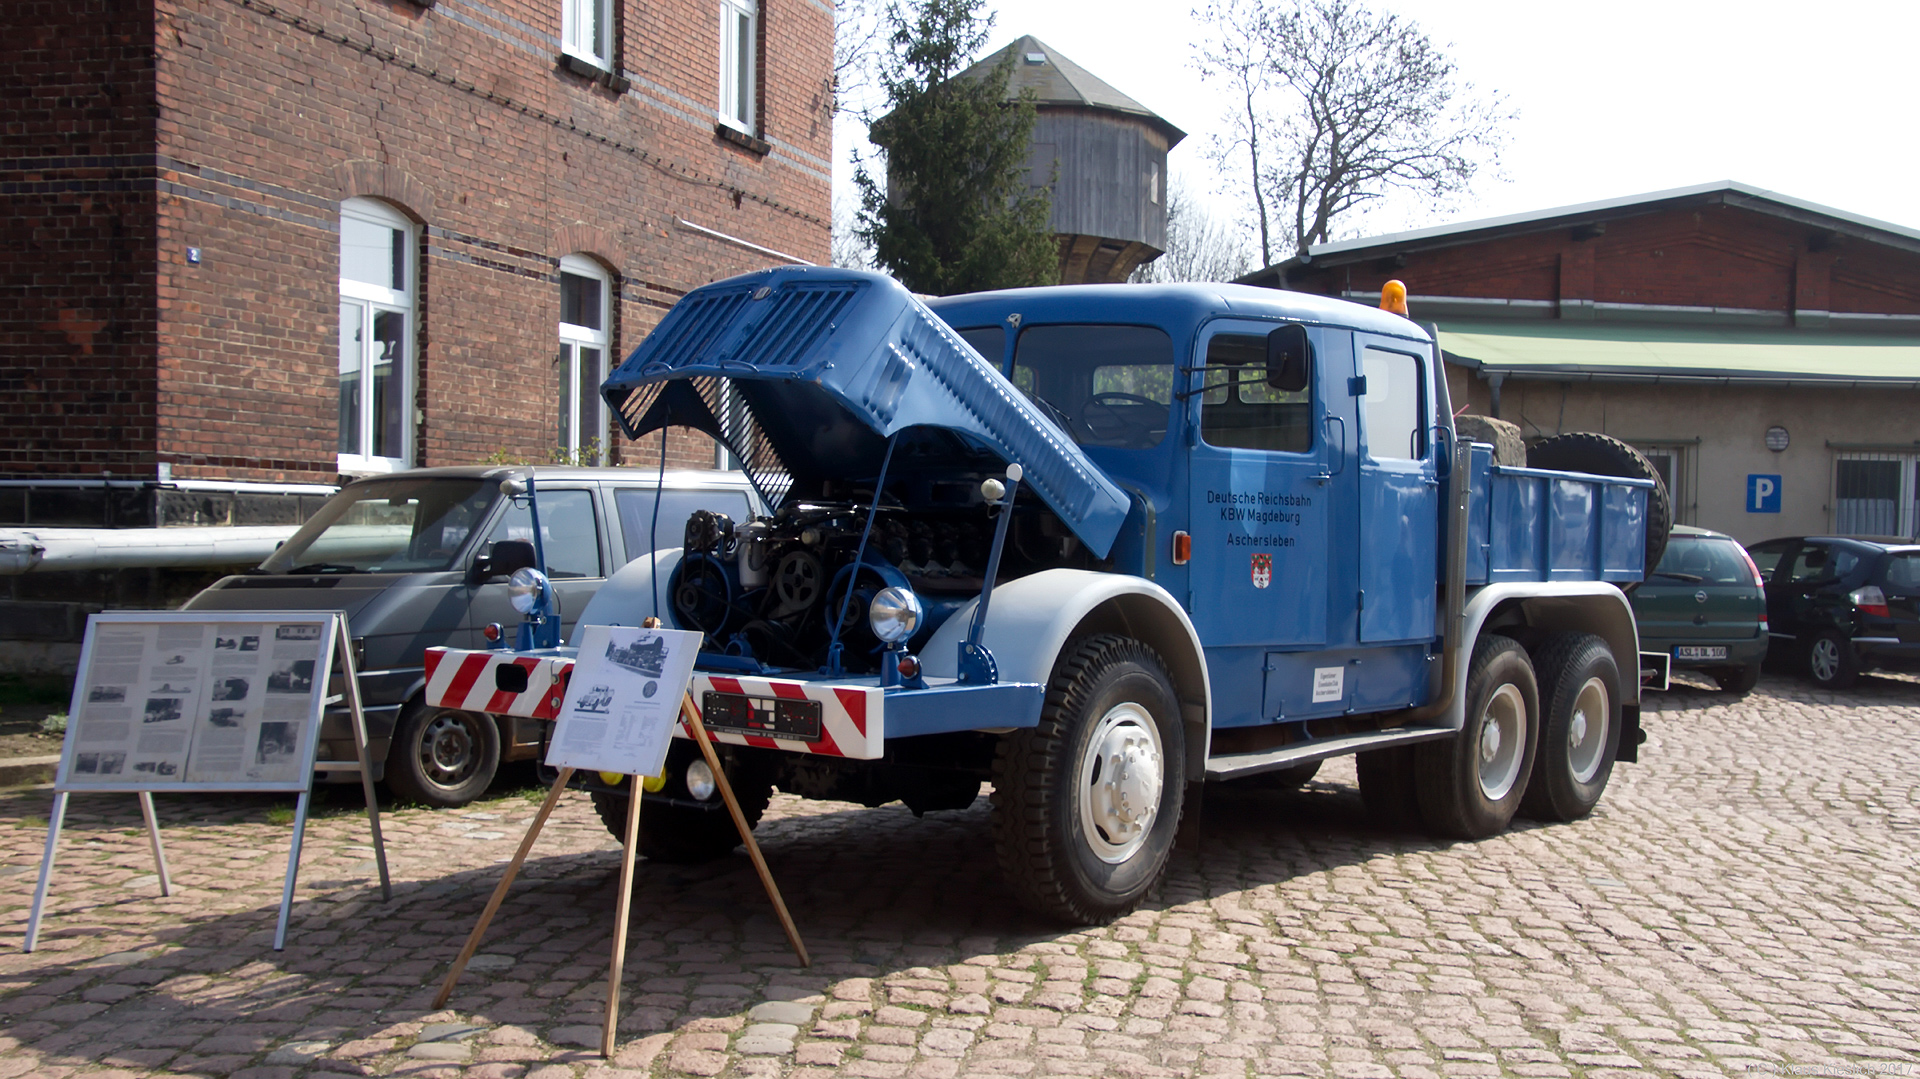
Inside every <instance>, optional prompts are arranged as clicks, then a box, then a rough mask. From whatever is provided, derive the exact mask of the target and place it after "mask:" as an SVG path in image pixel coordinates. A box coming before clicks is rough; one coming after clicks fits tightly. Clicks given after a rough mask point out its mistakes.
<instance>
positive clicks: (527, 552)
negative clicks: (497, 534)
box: [473, 540, 534, 581]
mask: <svg viewBox="0 0 1920 1079" xmlns="http://www.w3.org/2000/svg"><path fill="white" fill-rule="evenodd" d="M533 565H534V557H533V544H531V543H528V542H527V541H526V540H499V541H497V542H495V543H494V545H493V548H492V550H489V551H488V552H487V553H486V554H483V555H481V556H480V557H478V558H476V559H474V560H473V578H474V580H475V581H484V580H486V579H487V578H489V577H505V576H507V575H509V574H511V573H512V572H513V571H514V570H517V569H532V568H533Z"/></svg>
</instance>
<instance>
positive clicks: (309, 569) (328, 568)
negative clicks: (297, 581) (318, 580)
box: [287, 562, 360, 574]
mask: <svg viewBox="0 0 1920 1079" xmlns="http://www.w3.org/2000/svg"><path fill="white" fill-rule="evenodd" d="M287 572H288V573H289V574H293V573H359V572H360V567H359V566H346V565H341V564H340V563H338V562H309V563H307V564H306V565H304V566H295V567H293V568H292V569H290V570H288V571H287Z"/></svg>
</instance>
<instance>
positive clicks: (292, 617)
mask: <svg viewBox="0 0 1920 1079" xmlns="http://www.w3.org/2000/svg"><path fill="white" fill-rule="evenodd" d="M349 641H350V637H349V636H348V630H347V620H346V615H344V614H342V613H341V612H338V611H284V612H276V611H246V612H239V611H224V612H218V613H198V612H178V611H108V612H104V613H101V614H96V615H93V616H92V617H90V618H89V619H88V620H87V633H86V637H85V639H84V640H83V642H82V643H81V646H80V670H79V673H78V676H77V678H76V679H75V682H74V688H73V703H72V705H71V706H70V707H69V709H68V713H67V715H68V719H67V734H66V741H65V743H64V744H63V745H62V747H61V752H60V769H59V771H58V772H57V773H56V774H55V777H54V802H53V815H52V817H51V818H50V820H49V823H48V827H47V849H46V854H45V856H44V857H43V858H42V860H41V865H40V881H39V885H38V887H37V888H36V889H35V891H34V897H33V910H32V912H31V914H30V915H29V916H28V919H27V934H26V940H25V942H24V943H25V950H26V951H29V952H30V951H32V950H33V948H34V944H35V942H36V940H37V939H38V936H39V930H40V914H41V909H42V907H43V906H44V905H45V902H46V897H47V888H48V883H49V881H50V880H51V877H52V873H53V861H54V854H55V852H56V851H57V849H58V847H59V843H60V830H61V827H62V825H63V823H64V822H65V819H66V809H67V798H68V796H69V795H70V794H74V793H90V792H100V791H109V792H111V791H119V792H125V793H130V794H137V795H138V796H139V798H140V808H141V812H142V814H143V815H144V816H145V818H146V822H147V831H148V838H149V839H150V841H151V842H152V845H153V856H154V860H155V862H157V863H158V866H159V870H160V891H161V894H162V895H167V894H171V887H172V885H171V881H170V880H169V878H168V874H167V862H166V854H165V851H164V850H163V849H162V847H161V844H160V830H159V824H158V822H157V818H156V817H155V815H154V812H153V792H154V791H282V792H287V793H298V794H299V796H300V798H299V802H298V804H297V808H296V809H295V813H294V830H293V843H292V847H291V849H290V851H289V853H288V859H287V879H286V886H285V888H284V889H283V891H282V895H281V902H280V921H279V925H278V927H277V928H276V930H275V933H274V942H273V946H274V948H275V949H276V950H278V949H280V948H282V947H284V946H285V944H286V933H287V915H288V912H289V910H290V909H291V905H292V902H293V886H294V879H295V876H296V875H297V873H298V871H299V865H300V844H301V840H302V838H303V837H304V836H305V833H306V823H307V802H308V798H309V796H310V794H311V790H312V786H313V774H314V758H315V756H316V754H317V751H318V747H319V743H320V724H321V720H322V717H323V715H324V713H325V710H326V707H327V705H329V704H332V703H336V702H338V701H343V700H344V701H345V702H346V703H347V705H348V708H349V711H350V713H351V716H352V724H353V735H354V743H355V748H356V749H357V751H358V755H359V765H360V777H361V789H362V791H363V792H364V794H365V796H366V799H367V815H368V821H369V824H370V825H371V828H372V831H373V841H374V852H375V856H376V859H377V862H378V864H379V868H380V885H381V888H382V891H383V892H384V893H385V894H386V895H387V896H388V897H389V898H391V896H392V888H391V885H390V883H389V881H388V878H387V855H386V846H385V844H384V843H382V842H381V838H380V815H379V803H378V802H377V801H376V800H375V799H374V794H373V779H372V770H371V762H370V761H369V760H368V759H367V732H366V720H365V717H364V715H363V714H362V710H361V706H360V691H359V682H358V674H357V672H356V671H355V670H354V667H353V654H352V649H351V648H350V647H349ZM335 673H337V674H338V675H339V676H340V679H339V680H340V685H341V687H342V693H341V695H340V696H339V697H328V696H327V684H328V680H329V677H330V676H331V675H333V674H335Z"/></svg>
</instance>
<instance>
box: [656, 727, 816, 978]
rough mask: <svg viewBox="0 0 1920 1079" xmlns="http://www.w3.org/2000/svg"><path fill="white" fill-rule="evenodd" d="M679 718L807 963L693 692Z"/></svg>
mask: <svg viewBox="0 0 1920 1079" xmlns="http://www.w3.org/2000/svg"><path fill="white" fill-rule="evenodd" d="M680 718H682V719H684V720H686V723H687V729H688V730H689V731H691V732H692V733H693V740H694V742H695V743H696V744H698V745H699V747H700V752H701V754H702V755H703V756H705V757H706V759H707V767H708V768H710V769H712V770H713V782H714V785H715V786H717V787H719V788H720V797H721V798H723V799H725V801H726V803H727V812H729V813H731V814H733V825H734V827H736V828H738V829H740V839H741V841H742V842H743V843H745V844H746V845H747V857H749V858H751V859H753V868H754V870H755V871H756V872H758V873H759V874H760V883H761V884H762V885H764V886H765V887H766V889H767V898H768V899H770V900H772V901H773V910H774V913H776V914H778V915H779V916H780V925H781V927H782V928H784V929H785V930H786V931H787V942H788V943H790V944H792V945H793V952H794V954H795V955H797V956H799V957H800V965H801V966H803V967H810V966H812V965H813V960H812V959H810V958H809V957H808V956H807V946H806V945H805V944H804V943H802V942H801V940H800V928H799V927H798V926H796V925H794V924H793V915H791V914H789V913H787V904H786V901H785V900H782V899H781V898H780V886H779V885H777V884H775V883H774V882H773V871H772V870H770V869H768V868H767V860H766V858H764V857H762V856H761V854H760V844H759V843H756V842H754V838H753V827H752V825H749V824H748V823H747V815H746V814H745V813H742V812H741V811H740V800H739V799H738V798H736V797H734V794H733V785H732V784H730V783H728V782H727V773H726V772H724V771H722V770H721V768H720V755H719V754H717V753H715V752H714V751H713V741H712V740H711V739H709V738H708V737H707V726H706V724H704V723H702V722H701V721H700V709H698V708H695V707H694V705H693V694H691V693H688V694H685V695H683V696H682V697H681V698H680Z"/></svg>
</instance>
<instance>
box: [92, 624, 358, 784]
mask: <svg viewBox="0 0 1920 1079" xmlns="http://www.w3.org/2000/svg"><path fill="white" fill-rule="evenodd" d="M136 617H138V616H128V615H121V614H118V613H117V612H116V613H112V614H107V615H99V616H95V619H94V621H93V624H92V625H91V626H90V627H89V630H88V640H87V649H86V652H85V654H84V655H83V656H82V658H81V667H80V680H79V684H77V685H76V686H75V687H74V704H73V707H72V709H71V718H70V719H69V720H68V724H67V738H66V745H65V752H64V754H63V759H62V761H61V785H62V786H63V787H65V788H68V789H88V788H94V789H139V788H158V787H165V786H169V785H172V784H181V785H184V786H198V787H202V788H207V789H212V788H229V789H244V790H257V789H266V788H279V787H284V788H287V789H295V790H300V789H305V787H306V785H307V782H308V779H309V773H310V771H311V769H312V761H311V759H310V758H311V756H312V751H313V746H314V745H315V743H316V740H317V738H318V735H319V730H318V723H319V720H318V717H319V715H320V709H321V701H320V698H321V695H322V694H323V693H324V692H325V691H326V681H327V675H328V673H329V672H330V671H331V670H332V668H333V664H332V658H333V657H332V653H331V650H332V648H333V647H334V641H333V636H334V635H333V617H334V616H333V615H332V614H331V613H328V614H325V615H292V614H284V615H273V616H268V617H267V618H265V619H262V620H259V621H244V622H243V621H230V619H232V618H233V616H232V615H225V616H221V615H208V616H202V617H201V618H200V620H190V619H186V618H181V617H178V616H176V617H174V618H168V619H164V620H162V619H155V618H154V617H153V616H152V615H151V614H149V615H146V617H147V618H149V619H152V620H148V621H138V620H135V618H136Z"/></svg>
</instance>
